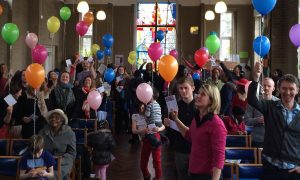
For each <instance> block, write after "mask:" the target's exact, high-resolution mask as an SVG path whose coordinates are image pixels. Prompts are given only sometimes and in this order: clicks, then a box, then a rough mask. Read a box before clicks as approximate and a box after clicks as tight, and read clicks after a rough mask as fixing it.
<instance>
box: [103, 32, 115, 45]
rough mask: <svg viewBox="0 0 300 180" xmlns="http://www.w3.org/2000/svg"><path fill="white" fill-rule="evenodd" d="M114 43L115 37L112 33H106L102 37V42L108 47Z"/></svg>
mask: <svg viewBox="0 0 300 180" xmlns="http://www.w3.org/2000/svg"><path fill="white" fill-rule="evenodd" d="M113 43H114V38H113V36H112V35H111V34H105V35H104V36H103V37H102V44H103V45H104V46H105V47H107V48H110V47H111V46H112V45H113Z"/></svg>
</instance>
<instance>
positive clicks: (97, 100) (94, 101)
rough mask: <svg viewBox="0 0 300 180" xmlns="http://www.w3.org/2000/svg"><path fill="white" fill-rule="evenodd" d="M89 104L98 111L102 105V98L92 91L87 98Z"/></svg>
mask: <svg viewBox="0 0 300 180" xmlns="http://www.w3.org/2000/svg"><path fill="white" fill-rule="evenodd" d="M87 102H88V104H89V105H90V107H91V108H92V109H94V110H97V109H98V108H99V107H100V105H101V102H102V96H101V94H100V93H99V92H98V91H91V92H89V94H88V96H87Z"/></svg>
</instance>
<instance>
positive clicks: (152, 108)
mask: <svg viewBox="0 0 300 180" xmlns="http://www.w3.org/2000/svg"><path fill="white" fill-rule="evenodd" d="M158 97H159V92H158V91H157V90H156V89H153V98H152V100H151V101H150V103H149V104H148V105H147V106H146V110H145V116H146V123H147V126H148V129H149V130H150V132H149V133H148V134H145V138H147V139H148V140H149V141H150V144H151V146H152V147H153V148H157V147H158V146H160V145H161V141H160V140H158V138H157V137H156V135H155V133H156V132H158V130H157V129H158V128H159V127H161V126H162V120H161V108H160V105H159V104H158V103H157V101H156V100H157V99H158Z"/></svg>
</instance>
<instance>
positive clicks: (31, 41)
mask: <svg viewBox="0 0 300 180" xmlns="http://www.w3.org/2000/svg"><path fill="white" fill-rule="evenodd" d="M37 42H38V37H37V35H36V34H34V33H28V34H27V36H26V38H25V43H26V44H27V46H28V47H29V48H30V49H33V48H34V47H35V46H36V44H37Z"/></svg>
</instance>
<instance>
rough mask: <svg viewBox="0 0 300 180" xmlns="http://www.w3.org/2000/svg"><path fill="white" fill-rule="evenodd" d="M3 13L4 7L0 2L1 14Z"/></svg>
mask: <svg viewBox="0 0 300 180" xmlns="http://www.w3.org/2000/svg"><path fill="white" fill-rule="evenodd" d="M2 13H3V7H2V6H1V4H0V16H1V15H2Z"/></svg>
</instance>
